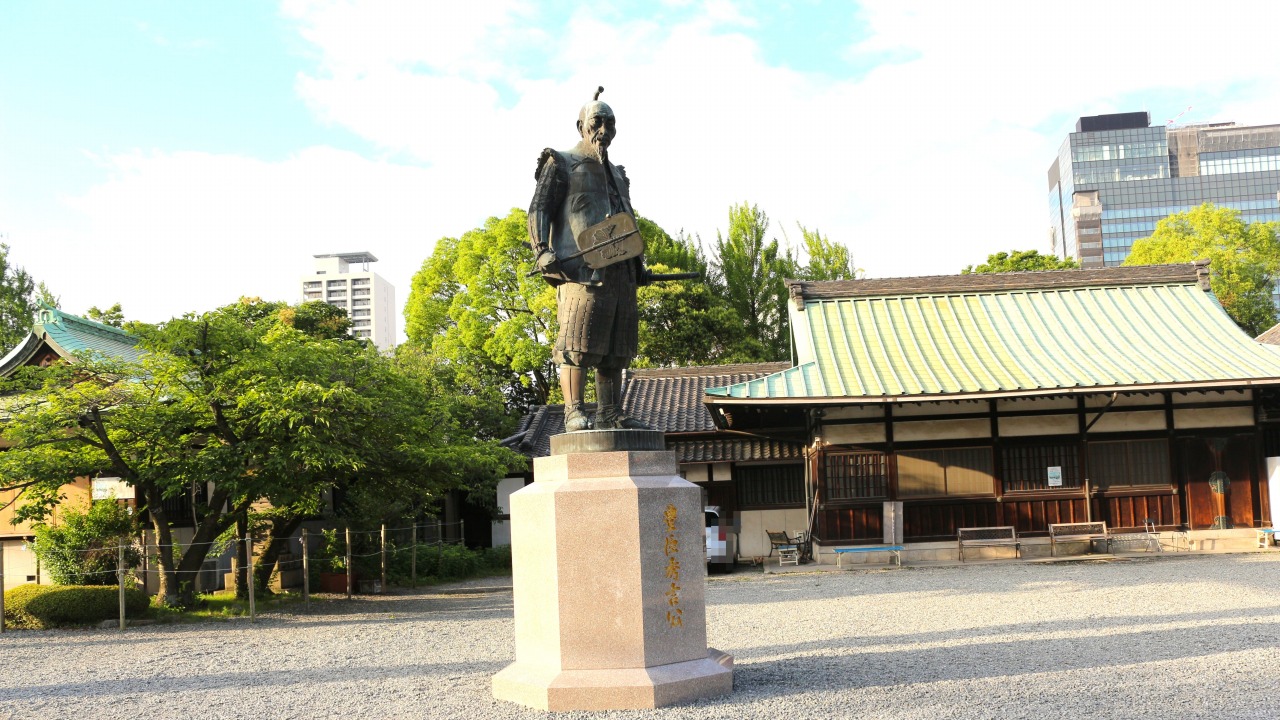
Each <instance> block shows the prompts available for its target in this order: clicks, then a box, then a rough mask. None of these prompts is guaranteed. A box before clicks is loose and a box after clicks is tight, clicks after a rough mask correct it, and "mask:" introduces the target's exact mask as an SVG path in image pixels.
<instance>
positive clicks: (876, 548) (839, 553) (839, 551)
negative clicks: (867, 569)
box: [831, 545, 902, 567]
mask: <svg viewBox="0 0 1280 720" xmlns="http://www.w3.org/2000/svg"><path fill="white" fill-rule="evenodd" d="M831 552H833V553H835V554H836V567H840V561H841V560H843V559H844V556H845V555H846V554H848V553H872V552H887V553H893V556H894V557H895V558H897V559H898V567H902V546H901V545H860V546H858V547H843V548H836V549H834V550H832V551H831Z"/></svg>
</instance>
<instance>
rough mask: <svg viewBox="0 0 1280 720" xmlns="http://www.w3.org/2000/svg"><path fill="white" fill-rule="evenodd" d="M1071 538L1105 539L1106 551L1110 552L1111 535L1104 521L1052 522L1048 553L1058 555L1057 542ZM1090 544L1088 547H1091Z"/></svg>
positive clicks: (1067, 540)
mask: <svg viewBox="0 0 1280 720" xmlns="http://www.w3.org/2000/svg"><path fill="white" fill-rule="evenodd" d="M1073 540H1088V541H1089V542H1090V543H1092V542H1093V541H1094V540H1106V541H1107V552H1111V535H1110V533H1108V532H1107V524H1106V523H1104V522H1082V523H1053V524H1051V525H1049V553H1050V554H1051V555H1052V556H1053V557H1058V543H1060V542H1070V541H1073ZM1092 547H1093V546H1092V544H1091V545H1090V549H1092Z"/></svg>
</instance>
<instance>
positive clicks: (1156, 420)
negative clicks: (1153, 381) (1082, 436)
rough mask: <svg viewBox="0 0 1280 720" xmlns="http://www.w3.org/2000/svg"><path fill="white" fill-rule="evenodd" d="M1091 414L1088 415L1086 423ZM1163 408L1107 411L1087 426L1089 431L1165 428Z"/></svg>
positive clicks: (1131, 430)
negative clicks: (1090, 425) (1136, 410)
mask: <svg viewBox="0 0 1280 720" xmlns="http://www.w3.org/2000/svg"><path fill="white" fill-rule="evenodd" d="M1092 419H1093V415H1088V416H1087V419H1086V420H1085V422H1086V423H1088V422H1089V421H1090V420H1092ZM1165 429H1167V428H1165V426H1164V411H1163V410H1143V411H1141V412H1116V411H1115V410H1110V411H1108V412H1107V413H1106V414H1105V415H1103V416H1102V417H1100V418H1098V422H1096V423H1094V425H1093V427H1091V428H1089V432H1090V433H1107V432H1137V431H1139V430H1165Z"/></svg>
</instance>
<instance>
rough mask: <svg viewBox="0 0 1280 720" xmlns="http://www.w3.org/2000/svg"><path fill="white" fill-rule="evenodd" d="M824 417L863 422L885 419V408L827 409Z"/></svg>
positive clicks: (875, 406)
mask: <svg viewBox="0 0 1280 720" xmlns="http://www.w3.org/2000/svg"><path fill="white" fill-rule="evenodd" d="M822 417H823V418H825V419H827V420H863V419H867V418H882V417H884V408H883V407H881V406H879V405H873V406H861V407H837V408H826V409H824V410H823V411H822Z"/></svg>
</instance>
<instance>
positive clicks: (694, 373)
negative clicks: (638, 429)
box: [622, 362, 791, 433]
mask: <svg viewBox="0 0 1280 720" xmlns="http://www.w3.org/2000/svg"><path fill="white" fill-rule="evenodd" d="M789 367H791V363H788V362H773V363H742V364H738V365H710V366H707V367H688V368H647V369H641V370H629V371H628V372H627V379H626V381H625V382H624V383H623V387H624V389H623V396H622V405H623V407H625V408H626V410H627V413H628V414H630V415H631V416H632V417H634V418H636V419H637V420H640V421H641V422H644V423H645V424H646V425H648V426H649V427H652V428H657V429H659V430H664V431H666V432H669V433H686V432H713V431H715V429H716V426H715V423H714V422H712V420H711V414H710V413H708V412H707V408H706V406H705V405H703V404H702V396H703V394H704V392H705V391H706V389H707V388H712V387H725V386H726V385H733V384H736V383H740V382H747V381H749V380H755V379H756V378H761V377H764V376H766V375H771V374H773V373H776V372H781V371H783V370H786V369H787V368H789Z"/></svg>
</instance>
